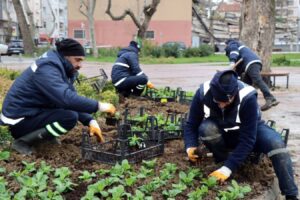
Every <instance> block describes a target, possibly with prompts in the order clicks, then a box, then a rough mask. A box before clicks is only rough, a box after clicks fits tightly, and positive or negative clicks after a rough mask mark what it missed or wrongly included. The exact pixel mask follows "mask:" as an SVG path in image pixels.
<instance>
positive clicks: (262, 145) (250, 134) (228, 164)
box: [184, 70, 298, 200]
mask: <svg viewBox="0 0 300 200" xmlns="http://www.w3.org/2000/svg"><path fill="white" fill-rule="evenodd" d="M237 77H238V76H237V74H236V73H235V72H234V71H232V70H227V71H222V72H218V73H217V74H215V76H214V77H213V79H212V80H211V81H207V82H205V83H203V84H202V85H200V88H199V89H198V90H197V92H196V94H195V96H194V98H193V101H192V104H191V107H190V113H189V118H188V121H187V123H186V126H185V130H184V142H185V148H186V152H187V155H188V157H189V159H190V160H191V161H193V162H195V161H196V160H197V158H198V155H196V154H195V150H196V149H197V147H198V137H200V140H201V141H202V142H203V143H204V145H205V146H206V147H207V148H208V149H209V151H211V152H212V153H213V156H214V158H215V161H216V162H223V161H224V164H223V166H222V167H221V168H219V169H217V170H216V171H214V172H212V173H211V174H210V176H213V177H215V178H216V179H217V180H218V181H221V182H224V181H225V180H226V179H228V178H229V177H230V175H231V173H232V172H233V171H235V170H236V169H237V168H238V167H239V166H240V165H241V164H242V163H243V162H244V161H245V159H246V158H247V157H248V156H249V155H250V153H251V152H257V153H264V154H266V155H267V156H268V157H269V158H270V159H271V161H272V164H273V167H274V171H275V173H276V176H277V178H278V180H279V187H280V190H281V193H282V194H283V195H285V196H286V199H287V200H297V199H298V198H297V195H298V188H297V186H296V184H295V181H294V174H293V168H292V162H291V159H290V155H289V153H288V150H287V149H286V147H285V144H284V142H283V141H282V139H281V136H280V134H279V133H277V132H276V131H275V130H274V129H272V128H270V127H269V126H267V125H266V124H264V122H263V121H262V120H261V115H260V114H261V112H260V110H259V106H258V104H257V92H256V90H255V89H254V88H253V87H252V86H249V85H247V84H245V83H243V82H241V81H238V80H237Z"/></svg>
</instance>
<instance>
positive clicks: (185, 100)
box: [178, 91, 193, 105]
mask: <svg viewBox="0 0 300 200" xmlns="http://www.w3.org/2000/svg"><path fill="white" fill-rule="evenodd" d="M192 100H193V97H192V96H187V92H186V91H179V93H178V102H179V103H182V104H188V105H189V104H191V103H192Z"/></svg>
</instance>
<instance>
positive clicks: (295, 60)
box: [86, 53, 300, 66]
mask: <svg viewBox="0 0 300 200" xmlns="http://www.w3.org/2000/svg"><path fill="white" fill-rule="evenodd" d="M284 57H285V58H284ZM282 58H284V59H286V60H287V61H288V62H286V63H284V64H280V63H278V62H276V61H278V59H279V60H280V59H281V60H282ZM86 60H87V61H89V62H109V63H114V62H115V60H116V57H100V58H93V57H92V56H87V58H86ZM274 61H275V62H274ZM140 62H141V63H142V64H184V63H218V62H220V63H222V62H223V63H224V62H225V63H227V62H229V61H228V58H227V57H226V56H225V54H213V55H210V56H205V57H192V58H185V57H180V58H174V57H168V58H166V57H160V58H153V57H141V58H140ZM272 66H300V53H286V54H284V53H281V54H277V53H276V54H273V55H272Z"/></svg>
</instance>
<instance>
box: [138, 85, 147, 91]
mask: <svg viewBox="0 0 300 200" xmlns="http://www.w3.org/2000/svg"><path fill="white" fill-rule="evenodd" d="M144 87H145V85H137V86H136V89H138V90H142V89H144Z"/></svg>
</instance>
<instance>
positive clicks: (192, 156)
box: [186, 147, 199, 162]
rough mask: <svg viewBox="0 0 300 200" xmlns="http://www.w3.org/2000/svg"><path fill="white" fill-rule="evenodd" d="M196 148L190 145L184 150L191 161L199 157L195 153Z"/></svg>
mask: <svg viewBox="0 0 300 200" xmlns="http://www.w3.org/2000/svg"><path fill="white" fill-rule="evenodd" d="M196 149H197V147H190V148H187V150H186V152H187V154H188V157H189V160H190V161H192V162H196V161H197V159H198V158H199V156H198V155H196V154H195V151H196Z"/></svg>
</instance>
